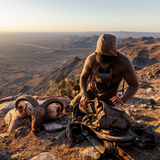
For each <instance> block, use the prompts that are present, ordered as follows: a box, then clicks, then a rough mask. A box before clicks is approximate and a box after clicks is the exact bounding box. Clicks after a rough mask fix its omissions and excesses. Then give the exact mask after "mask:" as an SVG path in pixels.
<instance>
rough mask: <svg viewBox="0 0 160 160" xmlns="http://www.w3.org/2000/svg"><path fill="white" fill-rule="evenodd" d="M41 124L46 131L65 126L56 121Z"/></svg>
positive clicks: (56, 129) (53, 130)
mask: <svg viewBox="0 0 160 160" xmlns="http://www.w3.org/2000/svg"><path fill="white" fill-rule="evenodd" d="M43 126H44V128H45V130H46V132H55V131H60V130H62V129H64V128H65V127H64V126H63V125H60V124H58V123H45V124H43Z"/></svg>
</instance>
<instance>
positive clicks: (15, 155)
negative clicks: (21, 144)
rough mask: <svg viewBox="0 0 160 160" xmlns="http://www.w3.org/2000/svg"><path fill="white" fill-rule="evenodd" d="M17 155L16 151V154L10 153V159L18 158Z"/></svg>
mask: <svg viewBox="0 0 160 160" xmlns="http://www.w3.org/2000/svg"><path fill="white" fill-rule="evenodd" d="M19 156H20V154H19V153H18V152H17V153H16V154H12V155H11V159H12V160H14V159H15V160H16V159H18V158H19Z"/></svg>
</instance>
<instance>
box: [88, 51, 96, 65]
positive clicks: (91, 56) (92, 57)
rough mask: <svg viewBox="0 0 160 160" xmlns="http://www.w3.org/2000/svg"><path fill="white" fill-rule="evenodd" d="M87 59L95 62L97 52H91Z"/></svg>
mask: <svg viewBox="0 0 160 160" xmlns="http://www.w3.org/2000/svg"><path fill="white" fill-rule="evenodd" d="M86 61H88V62H89V63H93V62H94V61H96V54H95V53H91V54H90V55H89V56H88V57H87V58H86Z"/></svg>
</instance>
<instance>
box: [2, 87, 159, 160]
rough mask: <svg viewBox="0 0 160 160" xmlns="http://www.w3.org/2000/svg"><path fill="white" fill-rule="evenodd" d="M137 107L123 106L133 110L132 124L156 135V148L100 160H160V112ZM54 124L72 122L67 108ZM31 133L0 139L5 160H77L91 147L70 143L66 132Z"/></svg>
mask: <svg viewBox="0 0 160 160" xmlns="http://www.w3.org/2000/svg"><path fill="white" fill-rule="evenodd" d="M144 90H145V89H140V90H139V91H138V93H137V96H138V94H141V95H143V96H144V97H145V98H147V96H148V98H149V97H150V96H151V94H149V95H147V94H145V93H144V92H145V91H144ZM156 94H157V93H156ZM152 95H153V96H155V95H154V93H152ZM133 105H134V106H133ZM140 105H141V104H140V103H139V102H137V101H128V102H127V103H126V104H125V105H124V106H122V107H123V108H127V107H129V109H130V110H131V111H132V113H133V115H134V123H133V124H136V125H138V126H139V127H140V128H143V129H144V130H146V131H148V132H149V133H152V134H154V135H155V138H156V146H155V147H153V148H146V149H143V148H140V147H138V146H135V145H131V146H129V147H118V150H119V156H110V157H109V156H107V157H101V160H103V159H104V160H105V159H108V160H109V159H110V160H111V159H113V160H118V159H121V160H123V159H125V160H146V159H147V160H160V109H158V108H153V107H152V106H151V105H149V104H148V105H147V107H146V108H143V107H140ZM0 121H1V123H0V134H1V133H5V132H6V131H7V128H8V126H7V125H6V124H5V123H4V120H3V116H1V117H0ZM54 122H56V123H59V124H62V125H66V124H68V123H69V122H71V110H70V109H68V110H67V111H66V115H65V116H64V117H62V118H61V119H58V120H55V121H54ZM30 131H31V129H30V128H26V127H20V128H18V129H17V130H16V131H14V132H13V133H11V134H10V135H9V136H7V137H5V138H1V139H0V147H2V148H4V149H5V150H6V151H7V153H8V157H6V160H8V159H9V157H11V158H12V159H18V160H28V159H30V158H32V157H34V156H35V155H38V154H40V153H42V152H49V153H51V154H54V155H55V156H56V157H58V158H59V159H65V160H68V159H70V160H79V159H82V157H81V156H80V154H79V153H80V152H81V151H82V150H84V149H85V148H87V147H89V146H92V145H91V144H90V142H88V141H87V140H84V141H82V142H80V143H78V144H76V143H73V142H72V143H71V142H70V141H69V140H68V138H67V136H66V132H65V129H63V130H61V131H57V132H54V133H47V132H45V130H44V129H43V128H42V129H41V132H40V133H39V134H38V135H36V136H34V135H33V134H32V133H30Z"/></svg>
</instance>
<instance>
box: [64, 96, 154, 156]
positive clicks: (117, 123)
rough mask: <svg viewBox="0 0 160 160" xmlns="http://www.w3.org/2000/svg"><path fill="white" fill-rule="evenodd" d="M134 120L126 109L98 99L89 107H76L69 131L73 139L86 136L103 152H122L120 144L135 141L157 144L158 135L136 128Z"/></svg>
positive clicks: (136, 143)
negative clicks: (133, 123)
mask: <svg viewBox="0 0 160 160" xmlns="http://www.w3.org/2000/svg"><path fill="white" fill-rule="evenodd" d="M131 124H132V120H131V118H130V117H129V116H128V115H127V114H126V113H125V111H124V110H123V109H119V108H113V107H111V106H109V105H107V104H105V103H104V102H103V101H100V100H98V98H95V99H94V100H92V101H88V102H87V108H84V107H82V106H81V104H80V103H77V104H76V105H75V106H73V112H72V123H70V124H68V126H67V128H66V133H67V136H68V138H69V140H70V141H71V142H76V143H78V142H80V141H83V140H84V139H85V138H86V139H88V140H89V141H90V142H91V143H92V144H93V146H94V147H95V148H96V149H97V150H98V151H99V152H100V153H101V154H103V155H106V154H111V155H114V154H118V149H117V145H118V146H130V145H132V144H135V145H137V146H139V147H142V148H147V147H151V146H154V145H155V137H154V135H151V134H149V133H147V132H145V131H144V130H142V129H138V128H132V127H131Z"/></svg>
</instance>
